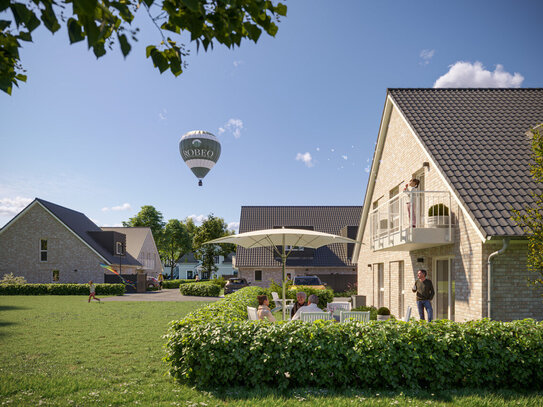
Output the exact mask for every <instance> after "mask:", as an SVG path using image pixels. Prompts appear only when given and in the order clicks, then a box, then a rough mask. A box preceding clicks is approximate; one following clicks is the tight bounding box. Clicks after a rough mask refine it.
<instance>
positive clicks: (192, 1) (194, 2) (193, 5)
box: [181, 0, 200, 12]
mask: <svg viewBox="0 0 543 407" xmlns="http://www.w3.org/2000/svg"><path fill="white" fill-rule="evenodd" d="M181 1H182V3H183V4H184V5H185V6H186V7H187V8H188V9H189V10H190V11H194V12H198V11H200V2H199V1H198V0H181Z"/></svg>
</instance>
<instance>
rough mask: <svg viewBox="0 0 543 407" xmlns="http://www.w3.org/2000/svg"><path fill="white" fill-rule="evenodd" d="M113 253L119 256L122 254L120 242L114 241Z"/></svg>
mask: <svg viewBox="0 0 543 407" xmlns="http://www.w3.org/2000/svg"><path fill="white" fill-rule="evenodd" d="M115 254H117V255H119V256H122V255H123V244H122V243H121V242H116V243H115Z"/></svg>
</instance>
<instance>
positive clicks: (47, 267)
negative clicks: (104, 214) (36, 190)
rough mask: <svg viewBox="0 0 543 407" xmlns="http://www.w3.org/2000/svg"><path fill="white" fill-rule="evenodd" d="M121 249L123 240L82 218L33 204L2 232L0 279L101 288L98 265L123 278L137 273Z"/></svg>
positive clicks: (45, 204)
mask: <svg viewBox="0 0 543 407" xmlns="http://www.w3.org/2000/svg"><path fill="white" fill-rule="evenodd" d="M125 248H126V235H125V234H123V233H119V232H116V231H103V230H102V229H100V228H99V227H98V226H97V225H96V224H95V223H94V222H92V221H91V220H90V219H89V218H88V217H86V216H85V215H84V214H83V213H81V212H77V211H74V210H72V209H69V208H65V207H63V206H60V205H57V204H54V203H52V202H47V201H45V200H43V199H39V198H36V199H34V201H32V202H31V203H30V204H29V205H28V206H27V207H26V208H25V209H23V210H22V211H21V212H20V213H19V214H17V215H16V216H15V217H14V218H13V219H12V220H11V221H9V222H8V223H7V224H6V225H5V226H4V227H3V228H2V229H0V275H4V274H7V273H13V274H14V275H16V276H23V277H25V279H26V280H27V282H28V283H54V282H58V283H80V284H83V283H87V282H88V281H89V280H93V281H94V282H96V283H103V282H104V275H105V273H104V271H105V270H104V268H102V267H101V266H100V264H101V263H102V264H106V265H110V266H112V267H113V268H114V269H116V270H117V271H119V270H120V271H121V272H122V273H123V274H134V273H136V272H137V269H141V267H142V265H141V263H140V262H138V261H137V260H136V259H135V258H134V257H133V256H131V255H130V254H129V253H126V250H125ZM106 273H109V272H107V271H106ZM111 274H112V273H111Z"/></svg>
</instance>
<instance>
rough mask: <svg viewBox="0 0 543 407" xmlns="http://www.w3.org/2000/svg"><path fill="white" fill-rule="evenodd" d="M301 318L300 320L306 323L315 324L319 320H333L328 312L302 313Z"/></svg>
mask: <svg viewBox="0 0 543 407" xmlns="http://www.w3.org/2000/svg"><path fill="white" fill-rule="evenodd" d="M300 317H301V318H300V319H301V320H302V321H305V322H314V321H316V320H318V319H323V320H325V321H329V320H330V319H332V317H331V316H330V314H329V313H328V312H302V313H301V315H300Z"/></svg>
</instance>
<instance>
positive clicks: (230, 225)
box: [228, 222, 239, 233]
mask: <svg viewBox="0 0 543 407" xmlns="http://www.w3.org/2000/svg"><path fill="white" fill-rule="evenodd" d="M228 230H233V231H234V232H236V233H238V232H239V222H230V223H228Z"/></svg>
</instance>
